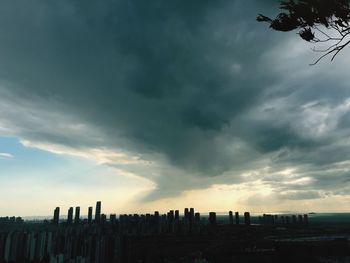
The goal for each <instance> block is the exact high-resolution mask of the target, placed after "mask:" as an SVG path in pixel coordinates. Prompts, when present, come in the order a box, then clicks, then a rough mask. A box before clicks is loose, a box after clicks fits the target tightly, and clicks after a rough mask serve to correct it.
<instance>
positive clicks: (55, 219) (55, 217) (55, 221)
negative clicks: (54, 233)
mask: <svg viewBox="0 0 350 263" xmlns="http://www.w3.org/2000/svg"><path fill="white" fill-rule="evenodd" d="M59 220H60V208H59V207H56V208H55V211H54V213H53V221H52V223H53V224H54V225H56V226H57V225H58V223H59Z"/></svg>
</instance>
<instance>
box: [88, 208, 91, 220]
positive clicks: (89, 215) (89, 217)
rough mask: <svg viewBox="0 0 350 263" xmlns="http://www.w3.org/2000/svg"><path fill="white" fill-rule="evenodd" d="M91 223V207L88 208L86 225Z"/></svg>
mask: <svg viewBox="0 0 350 263" xmlns="http://www.w3.org/2000/svg"><path fill="white" fill-rule="evenodd" d="M91 223H92V206H90V207H89V210H88V224H91Z"/></svg>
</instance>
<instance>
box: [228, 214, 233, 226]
mask: <svg viewBox="0 0 350 263" xmlns="http://www.w3.org/2000/svg"><path fill="white" fill-rule="evenodd" d="M228 214H229V220H230V225H233V213H232V211H230V212H229V213H228Z"/></svg>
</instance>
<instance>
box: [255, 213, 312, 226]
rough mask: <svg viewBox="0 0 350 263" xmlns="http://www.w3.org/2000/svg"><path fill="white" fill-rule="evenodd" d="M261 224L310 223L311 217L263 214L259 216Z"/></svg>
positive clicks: (305, 215)
mask: <svg viewBox="0 0 350 263" xmlns="http://www.w3.org/2000/svg"><path fill="white" fill-rule="evenodd" d="M259 224H261V225H289V224H293V225H308V224H309V217H308V215H307V214H304V215H281V216H278V215H270V214H263V216H260V217H259Z"/></svg>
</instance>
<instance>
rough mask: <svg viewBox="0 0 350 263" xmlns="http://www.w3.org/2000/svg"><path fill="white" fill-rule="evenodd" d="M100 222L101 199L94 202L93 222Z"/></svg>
mask: <svg viewBox="0 0 350 263" xmlns="http://www.w3.org/2000/svg"><path fill="white" fill-rule="evenodd" d="M100 222H101V201H97V202H96V210H95V223H97V224H99V223H100Z"/></svg>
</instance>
